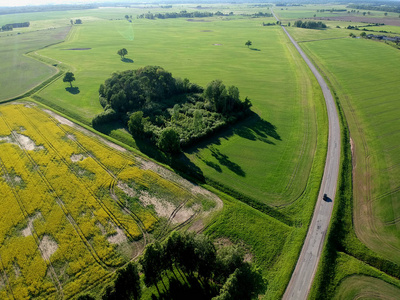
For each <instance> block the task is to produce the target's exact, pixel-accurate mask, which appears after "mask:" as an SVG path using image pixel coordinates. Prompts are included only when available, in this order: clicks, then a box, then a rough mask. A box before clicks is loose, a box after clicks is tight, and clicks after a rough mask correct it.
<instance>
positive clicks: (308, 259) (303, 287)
mask: <svg viewBox="0 0 400 300" xmlns="http://www.w3.org/2000/svg"><path fill="white" fill-rule="evenodd" d="M271 11H272V10H271ZM272 13H273V15H274V17H275V18H276V20H277V21H279V19H278V18H277V17H276V15H275V14H274V12H272ZM282 29H283V30H284V31H285V33H286V34H287V36H288V37H289V39H290V41H291V42H292V43H293V45H294V46H295V47H296V49H297V51H299V53H300V55H301V56H302V57H303V59H304V60H305V62H306V63H307V65H308V67H309V68H310V69H311V71H312V72H313V74H314V76H315V77H316V79H317V81H318V83H319V85H320V86H321V89H322V92H323V94H324V97H325V102H326V108H327V112H328V119H329V137H328V152H327V155H326V161H325V170H324V175H323V178H322V182H321V187H320V190H319V194H318V199H317V204H316V206H315V210H314V214H313V218H312V220H311V224H310V227H309V228H308V232H307V236H306V239H305V240H304V244H303V248H302V249H301V252H300V256H299V259H298V261H297V264H296V268H295V269H294V272H293V274H292V278H291V279H290V282H289V284H288V286H287V287H286V291H285V294H284V295H283V299H296V300H301V299H307V297H308V294H309V292H310V289H311V284H312V282H313V279H314V276H315V273H316V270H317V266H318V262H319V259H320V257H321V253H322V248H323V245H324V241H325V236H326V232H327V229H328V226H329V222H330V219H331V215H332V209H333V200H334V199H335V195H336V187H337V180H338V175H339V161H340V126H339V118H338V114H337V110H336V106H335V101H334V99H333V97H332V94H331V92H330V90H329V88H328V85H327V84H326V82H325V80H324V79H323V78H322V76H321V74H320V73H319V72H318V71H317V69H316V68H315V66H314V65H313V64H312V63H311V61H310V60H309V59H308V57H307V56H306V55H305V54H304V52H303V50H301V48H300V47H299V45H298V44H297V43H296V42H295V40H294V39H293V38H292V37H291V36H290V34H289V33H288V32H287V31H286V28H285V27H283V26H282ZM324 194H327V195H328V199H327V201H324V200H323V199H322V198H323V195H324Z"/></svg>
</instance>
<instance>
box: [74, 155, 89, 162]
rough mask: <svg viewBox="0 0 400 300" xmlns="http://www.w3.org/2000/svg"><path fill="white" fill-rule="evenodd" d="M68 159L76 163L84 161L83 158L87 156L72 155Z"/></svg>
mask: <svg viewBox="0 0 400 300" xmlns="http://www.w3.org/2000/svg"><path fill="white" fill-rule="evenodd" d="M70 158H71V161H72V162H74V163H76V162H78V161H82V160H84V159H85V158H87V156H86V155H83V154H72V155H71V157H70Z"/></svg>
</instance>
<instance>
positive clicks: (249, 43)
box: [245, 40, 253, 48]
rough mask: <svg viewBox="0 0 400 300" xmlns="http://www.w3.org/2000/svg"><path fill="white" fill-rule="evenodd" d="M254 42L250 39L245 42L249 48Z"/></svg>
mask: <svg viewBox="0 0 400 300" xmlns="http://www.w3.org/2000/svg"><path fill="white" fill-rule="evenodd" d="M252 44H253V43H252V42H251V41H250V40H248V41H247V42H246V43H245V45H246V46H247V48H249V47H250V46H251V45H252Z"/></svg>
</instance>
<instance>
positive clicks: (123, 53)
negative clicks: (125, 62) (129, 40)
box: [117, 48, 128, 59]
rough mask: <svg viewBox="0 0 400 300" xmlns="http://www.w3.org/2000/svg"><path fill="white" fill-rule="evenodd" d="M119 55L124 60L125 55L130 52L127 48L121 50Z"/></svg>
mask: <svg viewBox="0 0 400 300" xmlns="http://www.w3.org/2000/svg"><path fill="white" fill-rule="evenodd" d="M117 54H118V55H119V56H121V59H122V58H124V57H125V55H127V54H128V50H126V49H125V48H122V49H119V50H118V52H117Z"/></svg>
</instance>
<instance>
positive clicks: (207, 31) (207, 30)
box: [200, 30, 213, 32]
mask: <svg viewBox="0 0 400 300" xmlns="http://www.w3.org/2000/svg"><path fill="white" fill-rule="evenodd" d="M200 32H213V31H212V30H200Z"/></svg>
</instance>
